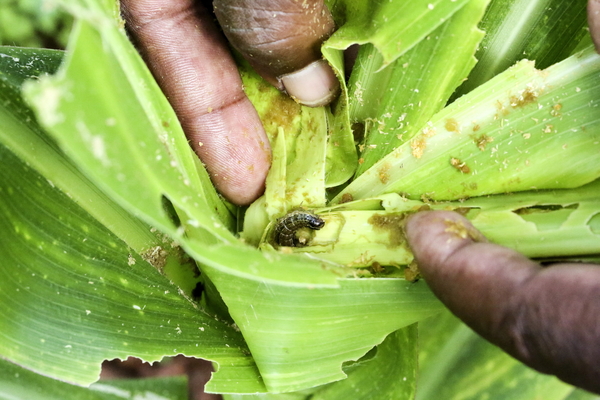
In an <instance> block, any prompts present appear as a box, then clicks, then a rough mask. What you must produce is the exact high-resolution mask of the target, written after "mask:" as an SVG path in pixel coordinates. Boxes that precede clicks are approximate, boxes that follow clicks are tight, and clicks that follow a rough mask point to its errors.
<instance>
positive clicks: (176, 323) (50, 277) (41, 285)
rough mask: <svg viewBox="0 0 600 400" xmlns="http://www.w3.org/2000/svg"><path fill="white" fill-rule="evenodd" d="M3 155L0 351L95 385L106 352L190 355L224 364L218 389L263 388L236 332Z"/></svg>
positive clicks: (152, 357) (32, 365)
mask: <svg viewBox="0 0 600 400" xmlns="http://www.w3.org/2000/svg"><path fill="white" fill-rule="evenodd" d="M0 160H2V166H3V169H4V171H6V172H7V173H4V174H0V193H1V198H2V202H0V232H2V240H0V254H1V255H2V263H1V264H0V274H1V275H2V279H0V304H2V308H1V311H0V313H1V314H2V315H1V316H0V335H1V336H2V340H1V341H0V354H2V356H3V357H5V358H6V359H8V360H10V361H12V362H15V363H17V364H19V365H23V366H26V367H27V368H29V369H31V370H34V371H36V372H39V373H42V374H44V375H47V376H51V377H55V378H58V379H61V380H65V381H69V382H73V383H78V384H89V383H91V382H93V381H95V380H96V379H97V377H98V374H99V372H100V363H101V362H102V361H103V360H104V359H107V358H108V359H113V358H122V359H124V358H126V357H127V356H136V357H139V358H142V359H144V360H146V361H157V360H160V359H161V358H162V357H163V356H166V355H176V354H179V353H184V354H186V355H189V356H197V357H200V358H205V359H210V360H214V361H216V362H217V363H218V364H219V372H218V373H217V374H216V375H215V378H214V379H213V382H212V383H211V385H213V386H212V387H213V388H219V389H220V390H223V391H227V390H234V391H235V390H246V391H260V390H261V388H262V384H261V382H260V379H259V378H258V375H257V371H256V367H255V366H254V363H253V361H252V358H251V357H250V356H249V352H248V350H247V347H246V345H245V343H244V340H243V338H242V336H241V335H240V333H239V332H238V331H237V330H235V329H234V328H233V327H231V326H230V325H228V324H227V323H224V322H220V321H218V320H215V318H214V317H213V316H211V315H208V314H206V313H205V312H203V311H201V310H199V309H198V308H197V307H196V306H194V305H193V304H192V303H190V302H189V301H188V300H187V299H185V298H184V297H182V296H181V295H179V294H178V288H177V287H176V286H174V285H172V284H171V283H170V282H169V281H168V280H167V279H166V278H165V277H163V276H162V275H160V274H159V273H158V271H157V270H156V269H155V268H154V267H153V266H151V265H150V264H148V263H147V262H145V261H144V260H143V259H141V257H139V256H137V255H136V254H135V253H133V252H132V251H131V250H130V249H128V248H127V246H126V245H125V244H124V243H123V242H121V241H120V240H119V239H118V238H116V237H115V236H114V235H112V234H111V233H110V232H109V231H107V230H106V228H104V227H103V226H102V225H100V224H99V223H98V222H97V221H95V220H94V219H93V218H91V217H90V216H89V215H88V214H87V213H85V212H84V211H83V210H82V209H81V208H80V207H78V206H77V205H76V204H74V203H73V202H72V201H71V200H70V199H69V198H68V197H67V196H66V195H64V194H63V193H61V192H60V191H58V190H57V189H56V188H54V187H52V186H51V185H50V183H49V182H48V181H47V180H46V179H45V178H43V177H42V176H40V175H39V174H37V173H36V172H34V171H33V170H32V169H31V168H29V167H27V166H26V165H24V164H23V163H22V162H21V161H19V159H18V158H16V157H15V156H14V155H13V154H12V153H10V152H8V151H7V150H6V148H5V147H3V146H0ZM169 246H176V245H175V244H173V243H171V244H165V247H169ZM232 378H234V379H235V384H234V385H233V386H232V381H231V380H232Z"/></svg>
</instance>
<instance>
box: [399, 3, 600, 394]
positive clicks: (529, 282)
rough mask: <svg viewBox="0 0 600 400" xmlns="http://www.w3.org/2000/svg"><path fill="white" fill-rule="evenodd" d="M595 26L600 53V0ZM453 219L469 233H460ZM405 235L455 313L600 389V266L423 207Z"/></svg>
mask: <svg viewBox="0 0 600 400" xmlns="http://www.w3.org/2000/svg"><path fill="white" fill-rule="evenodd" d="M588 24H589V27H590V33H591V36H592V39H593V41H594V44H595V46H596V50H597V51H599V52H600V0H589V1H588ZM454 224H462V226H465V227H466V228H467V230H468V231H469V234H468V235H457V233H456V229H452V226H455V225H454ZM406 233H407V237H408V241H409V244H410V247H411V249H412V250H413V253H414V255H415V258H416V260H417V263H418V265H419V268H420V270H421V274H422V276H423V277H424V278H425V280H426V281H427V284H428V285H429V286H430V288H431V290H432V291H433V292H434V293H435V295H436V296H437V297H438V298H439V299H440V300H441V301H442V302H443V303H444V304H445V305H446V306H447V307H448V308H449V309H450V311H452V313H454V314H455V315H456V316H457V317H459V318H460V319H461V320H462V321H464V322H465V323H466V324H467V325H468V326H470V327H471V328H472V329H473V330H474V331H475V332H477V333H478V334H479V335H481V336H482V337H484V338H485V339H487V340H488V341H490V342H491V343H494V344H495V345H497V346H499V347H500V348H502V349H503V350H504V351H506V352H507V353H508V354H510V355H511V356H513V357H515V358H516V359H518V360H520V361H522V362H523V363H524V364H526V365H528V366H530V367H532V368H534V369H536V370H537V371H540V372H543V373H547V374H552V375H556V376H557V377H558V378H560V379H561V380H563V381H565V382H567V383H570V384H572V385H575V386H578V387H581V388H583V389H586V390H589V391H591V392H594V393H599V394H600V265H595V264H570V263H569V264H566V263H565V264H554V265H552V266H549V267H542V266H541V265H540V264H539V263H536V262H533V261H531V260H529V259H528V258H527V257H525V256H523V255H521V254H519V253H517V252H516V251H514V250H511V249H508V248H506V247H502V246H498V245H495V244H491V243H487V241H486V240H485V238H484V237H483V236H482V235H481V233H479V232H478V231H477V230H476V229H475V228H473V226H472V225H471V223H470V222H469V221H468V220H466V219H465V218H464V217H462V216H460V215H459V214H456V213H453V212H446V211H435V212H423V213H417V214H415V215H414V216H412V217H411V218H409V220H408V223H407V226H406ZM463 236H465V237H463Z"/></svg>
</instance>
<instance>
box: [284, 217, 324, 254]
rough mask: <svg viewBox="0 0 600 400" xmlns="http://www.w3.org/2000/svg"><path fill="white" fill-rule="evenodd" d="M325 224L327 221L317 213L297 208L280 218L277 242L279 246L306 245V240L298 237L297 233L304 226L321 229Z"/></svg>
mask: <svg viewBox="0 0 600 400" xmlns="http://www.w3.org/2000/svg"><path fill="white" fill-rule="evenodd" d="M324 225H325V221H323V220H322V219H321V218H319V217H318V216H317V215H316V214H313V213H310V212H308V211H303V210H296V211H292V212H290V213H288V214H287V215H285V216H283V217H281V218H279V219H278V220H277V223H276V225H275V236H274V239H275V243H277V244H278V245H279V246H287V247H302V246H306V240H301V239H299V238H298V236H297V235H296V233H297V232H298V230H300V229H302V228H310V229H312V230H319V229H321V228H322V227H323V226H324Z"/></svg>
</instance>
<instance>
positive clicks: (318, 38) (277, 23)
mask: <svg viewBox="0 0 600 400" xmlns="http://www.w3.org/2000/svg"><path fill="white" fill-rule="evenodd" d="M214 9H215V14H216V16H217V19H218V20H219V23H220V25H221V27H222V28H223V31H224V33H225V35H226V36H227V38H228V39H229V42H230V43H231V44H232V45H233V46H234V47H235V48H236V49H237V50H238V51H239V52H240V53H241V54H242V55H243V56H244V58H245V59H246V60H248V62H249V63H250V64H251V65H252V66H253V67H254V69H255V70H256V71H257V72H258V73H259V74H260V75H261V76H263V77H264V78H265V79H266V80H268V81H269V82H271V84H273V85H274V86H276V87H277V88H279V89H280V90H284V89H285V90H286V91H287V93H288V94H289V95H290V96H292V97H293V98H294V99H296V101H298V102H299V103H301V104H304V105H308V106H321V105H325V104H328V103H329V102H331V101H332V100H333V99H334V98H335V97H336V96H337V93H338V90H339V82H338V79H337V78H336V76H335V74H334V72H333V70H332V69H331V67H330V66H329V64H328V63H327V62H326V61H324V60H322V59H321V44H322V43H323V41H324V40H325V39H327V38H328V37H329V36H330V35H331V34H332V33H333V31H334V29H335V23H334V22H333V18H332V17H331V14H330V13H329V10H328V9H327V7H325V5H324V4H323V0H304V1H296V0H278V1H273V0H215V1H214Z"/></svg>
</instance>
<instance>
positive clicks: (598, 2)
mask: <svg viewBox="0 0 600 400" xmlns="http://www.w3.org/2000/svg"><path fill="white" fill-rule="evenodd" d="M587 15H588V25H589V28H590V35H591V36H592V41H593V42H594V46H595V47H596V51H597V52H599V53H600V0H588V5H587Z"/></svg>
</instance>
